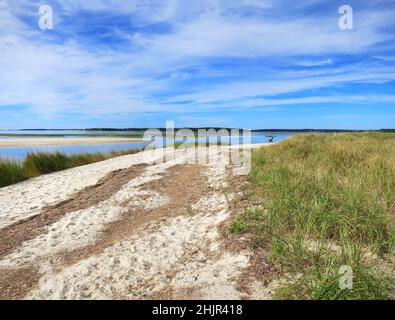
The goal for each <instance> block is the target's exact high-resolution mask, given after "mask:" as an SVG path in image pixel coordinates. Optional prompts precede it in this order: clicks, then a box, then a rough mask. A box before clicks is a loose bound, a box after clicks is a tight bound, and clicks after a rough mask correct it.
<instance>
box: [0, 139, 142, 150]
mask: <svg viewBox="0 0 395 320" xmlns="http://www.w3.org/2000/svg"><path fill="white" fill-rule="evenodd" d="M143 141H144V140H143V139H140V138H29V139H0V148H1V147H31V146H56V145H90V144H105V143H127V142H143Z"/></svg>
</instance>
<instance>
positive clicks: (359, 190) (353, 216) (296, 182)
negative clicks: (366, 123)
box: [230, 132, 395, 299]
mask: <svg viewBox="0 0 395 320" xmlns="http://www.w3.org/2000/svg"><path fill="white" fill-rule="evenodd" d="M249 179H250V182H251V191H250V194H249V197H250V198H251V199H253V200H254V202H256V201H259V202H260V203H262V206H259V207H258V208H254V209H249V210H246V211H245V213H244V214H242V215H241V216H240V217H238V218H237V220H236V221H234V222H233V224H232V225H231V227H230V231H231V232H233V233H247V234H250V235H251V236H252V237H253V238H254V240H255V244H256V245H258V246H260V247H264V248H266V250H267V251H268V252H269V256H270V259H272V260H273V261H274V262H275V263H277V264H278V265H280V266H281V268H282V270H283V271H284V272H289V273H291V274H295V275H299V276H300V277H299V278H298V280H296V281H294V282H292V283H290V284H289V285H287V286H286V287H284V288H281V289H280V290H278V292H277V294H276V297H277V298H288V299H384V298H387V297H389V287H390V285H391V281H393V280H394V279H393V278H391V277H389V278H388V275H385V274H384V273H382V272H379V271H378V269H379V268H378V267H379V265H380V262H379V260H378V259H380V258H384V257H388V256H392V257H393V255H394V249H395V248H394V245H395V134H391V133H374V132H371V133H351V134H340V135H337V136H323V135H308V136H299V137H294V138H291V139H288V140H286V141H283V142H281V143H279V144H277V145H273V146H272V147H270V148H262V149H260V150H257V151H255V152H254V154H253V164H252V171H251V174H250V177H249ZM372 256H373V257H376V256H377V258H375V259H372V258H370V259H369V257H372ZM343 265H347V266H350V267H351V268H352V271H353V289H352V290H350V289H345V290H341V289H340V287H339V279H340V277H341V275H339V268H340V267H341V266H343Z"/></svg>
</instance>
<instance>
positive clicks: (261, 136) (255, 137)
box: [0, 131, 297, 160]
mask: <svg viewBox="0 0 395 320" xmlns="http://www.w3.org/2000/svg"><path fill="white" fill-rule="evenodd" d="M1 133H18V134H52V133H54V134H65V135H70V136H72V135H73V134H100V133H107V134H111V133H121V134H122V133H123V134H126V133H132V134H135V133H141V132H140V131H111V132H109V131H105V132H103V131H1V132H0V134H1ZM295 134H297V133H294V132H281V133H279V132H253V133H252V136H251V142H252V143H265V142H268V138H267V136H268V135H272V136H275V138H274V142H278V141H281V140H284V139H285V138H287V137H289V136H292V135H295ZM19 138H20V137H19ZM0 139H13V138H12V137H0ZM35 139H37V137H35ZM46 139H49V137H46ZM156 139H158V140H160V138H159V137H157V138H156ZM158 140H157V141H158ZM194 140H195V139H193V138H188V139H184V140H182V139H177V140H176V142H183V141H187V142H192V141H194ZM197 140H198V141H200V142H202V141H205V138H199V139H197ZM150 143H151V141H140V142H127V143H106V144H90V145H83V144H82V145H70V146H29V147H0V158H11V159H17V160H21V159H24V158H25V157H26V155H27V153H29V152H38V151H44V152H54V151H59V152H63V153H66V154H79V153H95V152H102V153H108V152H111V151H122V150H128V149H139V150H142V149H144V148H145V147H146V146H147V145H148V144H150ZM159 143H160V142H159ZM240 143H243V140H242V137H240Z"/></svg>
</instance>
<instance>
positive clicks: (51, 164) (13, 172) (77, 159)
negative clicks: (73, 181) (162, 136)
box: [0, 149, 139, 187]
mask: <svg viewBox="0 0 395 320" xmlns="http://www.w3.org/2000/svg"><path fill="white" fill-rule="evenodd" d="M137 152H139V150H134V149H131V150H125V151H112V152H110V153H105V154H104V153H93V154H91V153H84V154H76V155H67V154H64V153H61V152H53V153H49V152H32V153H29V154H28V155H27V156H26V158H25V159H24V161H23V162H17V161H14V160H7V159H0V187H5V186H8V185H11V184H14V183H17V182H21V181H23V180H26V179H29V178H34V177H38V176H40V175H43V174H48V173H51V172H56V171H61V170H65V169H70V168H74V167H78V166H82V165H86V164H90V163H95V162H99V161H103V160H107V159H110V158H114V157H119V156H123V155H127V154H134V153H137Z"/></svg>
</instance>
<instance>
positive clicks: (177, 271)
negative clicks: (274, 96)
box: [0, 147, 270, 299]
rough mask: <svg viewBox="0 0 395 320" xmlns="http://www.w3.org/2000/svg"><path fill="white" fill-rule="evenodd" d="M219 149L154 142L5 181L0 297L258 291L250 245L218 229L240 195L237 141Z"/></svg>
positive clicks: (233, 295) (219, 295) (196, 295)
mask: <svg viewBox="0 0 395 320" xmlns="http://www.w3.org/2000/svg"><path fill="white" fill-rule="evenodd" d="M168 152H171V151H168V150H166V151H165V153H168ZM212 152H216V154H217V159H218V160H219V161H213V162H208V163H207V164H192V163H191V161H190V160H191V157H192V156H194V155H192V154H191V153H190V152H186V151H185V150H177V151H176V152H175V156H174V158H172V159H171V160H169V161H167V162H159V163H157V160H158V159H160V158H161V154H160V153H159V154H158V153H156V152H154V151H147V152H143V153H139V154H134V155H128V156H124V157H119V158H114V159H110V160H107V161H103V162H100V163H96V164H92V165H88V166H84V167H80V168H74V169H71V170H66V171H63V172H58V173H54V174H51V175H46V176H42V177H39V178H37V179H32V180H29V181H26V182H23V183H20V184H18V185H14V186H9V187H6V188H3V189H0V200H1V202H2V203H3V210H2V211H1V212H0V237H1V239H2V241H3V242H2V243H1V246H0V298H9V299H18V298H26V299H148V298H167V299H242V298H254V297H256V293H255V291H254V287H255V286H256V281H251V286H250V287H249V289H248V290H247V289H245V288H247V287H248V286H249V281H247V279H246V277H245V272H246V270H247V269H248V267H249V265H250V258H251V253H250V252H249V250H248V249H245V248H241V249H235V248H233V249H232V248H231V246H229V245H228V244H227V241H228V240H227V239H226V237H225V238H224V235H223V232H222V231H221V230H222V229H223V228H226V227H224V226H226V223H227V221H229V219H230V218H231V216H232V210H233V209H232V206H233V205H232V203H233V202H234V201H236V202H237V198H238V197H239V196H240V190H238V189H237V188H233V187H231V185H230V183H231V180H232V175H231V174H230V172H231V167H230V166H229V164H228V163H227V161H225V159H226V158H227V157H229V152H230V149H229V148H228V147H222V148H219V149H218V151H212ZM241 283H242V284H243V285H241ZM260 292H261V293H260V295H261V296H260V297H261V298H262V292H264V291H262V289H260ZM265 297H266V298H270V295H267V296H264V297H263V298H265Z"/></svg>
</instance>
